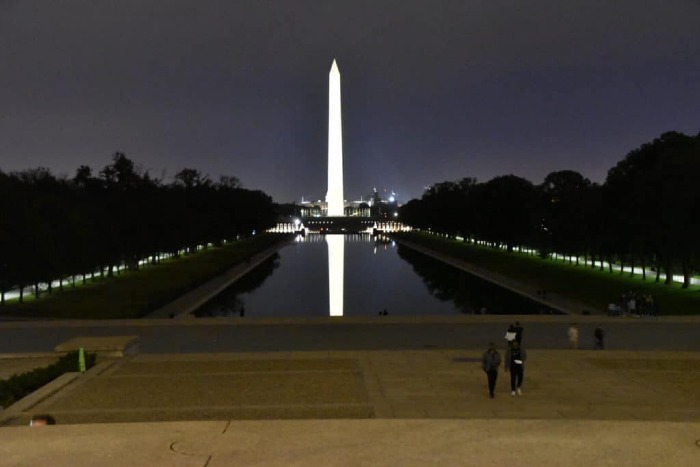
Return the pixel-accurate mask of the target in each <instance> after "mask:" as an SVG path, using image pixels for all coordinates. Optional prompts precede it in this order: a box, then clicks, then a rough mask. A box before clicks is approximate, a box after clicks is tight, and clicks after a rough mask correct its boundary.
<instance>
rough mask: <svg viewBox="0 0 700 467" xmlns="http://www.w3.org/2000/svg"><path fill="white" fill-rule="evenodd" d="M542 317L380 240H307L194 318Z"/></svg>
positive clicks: (486, 285)
mask: <svg viewBox="0 0 700 467" xmlns="http://www.w3.org/2000/svg"><path fill="white" fill-rule="evenodd" d="M384 312H386V314H388V315H455V314H465V313H466V314H479V313H488V314H534V313H549V312H551V310H549V309H546V308H544V307H542V305H539V304H538V303H536V302H533V301H531V300H529V299H527V298H525V297H522V296H520V295H518V294H515V293H513V292H510V291H509V290H506V289H503V288H501V287H498V286H496V285H494V284H491V283H490V282H487V281H484V280H482V279H479V278H478V277H475V276H472V275H470V274H467V273H465V272H463V271H460V270H458V269H456V268H454V267H452V266H449V265H446V264H444V263H442V262H440V261H437V260H435V259H432V258H430V257H428V256H425V255H423V254H422V253H418V252H416V251H414V250H411V249H410V248H408V247H405V246H401V245H397V244H395V243H394V242H393V241H392V240H390V239H388V238H385V237H372V236H371V235H367V234H358V235H315V234H311V235H307V236H306V237H301V236H300V237H297V239H296V240H295V241H294V242H293V243H291V244H289V245H287V246H285V247H283V248H282V249H280V251H279V252H278V253H277V254H275V255H273V256H272V257H270V258H269V259H268V260H266V261H264V262H263V263H261V264H260V265H259V266H258V267H256V268H255V269H254V270H253V271H251V272H250V273H249V274H247V275H246V276H244V277H243V278H241V279H240V280H238V281H236V282H235V283H234V284H232V285H231V286H230V287H228V288H227V289H226V290H225V291H223V292H222V293H221V294H219V295H218V296H217V297H215V298H214V299H212V300H211V301H210V302H208V303H206V304H205V305H204V306H202V307H201V308H200V309H198V310H197V311H196V312H195V313H194V314H195V316H198V317H210V316H250V317H301V316H305V317H313V316H368V315H378V314H382V313H384Z"/></svg>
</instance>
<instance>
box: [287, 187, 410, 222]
mask: <svg viewBox="0 0 700 467" xmlns="http://www.w3.org/2000/svg"><path fill="white" fill-rule="evenodd" d="M385 192H386V195H385V196H386V199H382V198H381V197H380V195H379V192H378V191H377V189H376V188H375V189H374V190H373V191H372V194H371V195H370V196H369V199H366V200H365V199H363V197H360V199H359V200H357V201H348V200H345V203H344V208H343V212H344V215H345V217H371V218H374V219H387V220H392V219H395V218H396V217H397V216H398V212H399V203H398V200H397V197H396V193H394V192H393V191H388V190H385ZM300 210H301V217H305V218H310V217H327V216H328V203H326V202H325V201H321V200H317V201H308V200H304V199H303V198H302V200H301V204H300Z"/></svg>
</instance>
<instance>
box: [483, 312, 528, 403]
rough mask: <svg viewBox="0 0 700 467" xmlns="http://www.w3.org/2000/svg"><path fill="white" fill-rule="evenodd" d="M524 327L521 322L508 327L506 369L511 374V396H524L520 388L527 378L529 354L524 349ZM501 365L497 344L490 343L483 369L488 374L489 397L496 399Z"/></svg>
mask: <svg viewBox="0 0 700 467" xmlns="http://www.w3.org/2000/svg"><path fill="white" fill-rule="evenodd" d="M522 339H523V327H522V325H521V324H520V322H518V321H516V322H515V324H511V325H510V326H508V329H507V330H506V335H505V340H506V344H507V346H506V347H507V348H506V351H505V359H504V360H505V362H504V367H505V370H506V373H508V372H510V390H511V392H510V395H511V396H515V395H516V394H517V395H519V396H520V395H522V390H521V389H520V387H521V386H522V385H523V380H524V377H525V360H526V359H527V352H526V351H525V349H524V348H522V346H521V344H522ZM500 365H501V355H500V354H499V353H498V350H496V344H494V343H493V342H491V343H489V348H488V350H487V351H486V352H484V355H483V356H482V358H481V369H482V370H484V372H485V373H486V377H487V381H488V387H489V397H490V398H491V399H493V398H494V397H495V390H496V380H497V379H498V368H499V367H500Z"/></svg>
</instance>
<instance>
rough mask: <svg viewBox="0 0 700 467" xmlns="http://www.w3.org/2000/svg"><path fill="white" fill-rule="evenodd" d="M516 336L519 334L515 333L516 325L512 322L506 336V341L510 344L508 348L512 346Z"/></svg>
mask: <svg viewBox="0 0 700 467" xmlns="http://www.w3.org/2000/svg"><path fill="white" fill-rule="evenodd" d="M516 336H517V334H516V333H515V326H513V325H512V324H511V325H509V326H508V329H506V336H505V339H506V343H507V344H508V348H510V344H511V343H513V341H515V337H516Z"/></svg>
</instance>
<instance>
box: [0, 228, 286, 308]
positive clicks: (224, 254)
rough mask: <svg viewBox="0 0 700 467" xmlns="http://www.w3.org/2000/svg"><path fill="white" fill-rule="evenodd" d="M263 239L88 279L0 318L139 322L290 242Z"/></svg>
mask: <svg viewBox="0 0 700 467" xmlns="http://www.w3.org/2000/svg"><path fill="white" fill-rule="evenodd" d="M286 238H287V237H286V236H282V235H279V234H262V235H257V236H255V237H251V238H248V239H245V240H241V241H238V242H234V243H231V244H228V245H225V246H222V247H211V248H208V249H206V250H202V251H199V252H197V253H195V254H191V255H187V256H181V257H180V258H170V259H168V260H166V261H163V262H161V263H159V264H155V265H149V266H145V267H143V268H141V269H139V270H134V271H122V272H121V273H120V274H119V275H115V276H114V277H112V278H107V277H105V278H103V279H100V278H97V279H96V280H95V282H91V281H90V280H89V279H88V283H87V284H86V285H83V286H79V287H75V288H73V287H72V286H70V285H67V286H64V291H63V292H59V291H58V290H55V291H54V292H53V293H52V294H50V295H49V294H48V293H44V294H43V295H42V296H41V297H40V298H39V300H27V301H26V302H25V303H19V302H17V301H12V302H7V303H5V305H3V306H0V315H4V316H12V317H26V318H53V319H114V318H139V317H141V316H143V315H145V314H147V313H149V312H151V311H153V310H156V309H158V308H160V307H161V306H164V305H166V304H168V303H170V302H171V301H172V300H174V299H176V298H178V297H179V296H181V295H183V294H184V293H186V292H188V291H190V290H191V289H193V288H194V287H197V286H198V285H200V284H203V283H204V282H206V281H207V280H209V279H211V278H212V277H215V276H217V275H218V274H221V273H223V272H224V271H226V270H228V269H230V268H231V267H233V266H235V265H236V264H238V263H241V262H243V261H245V260H246V259H247V258H249V257H250V256H252V255H254V254H256V253H258V252H260V251H262V250H264V249H265V248H267V247H269V246H271V245H273V244H275V243H277V242H280V241H282V240H283V239H286Z"/></svg>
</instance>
